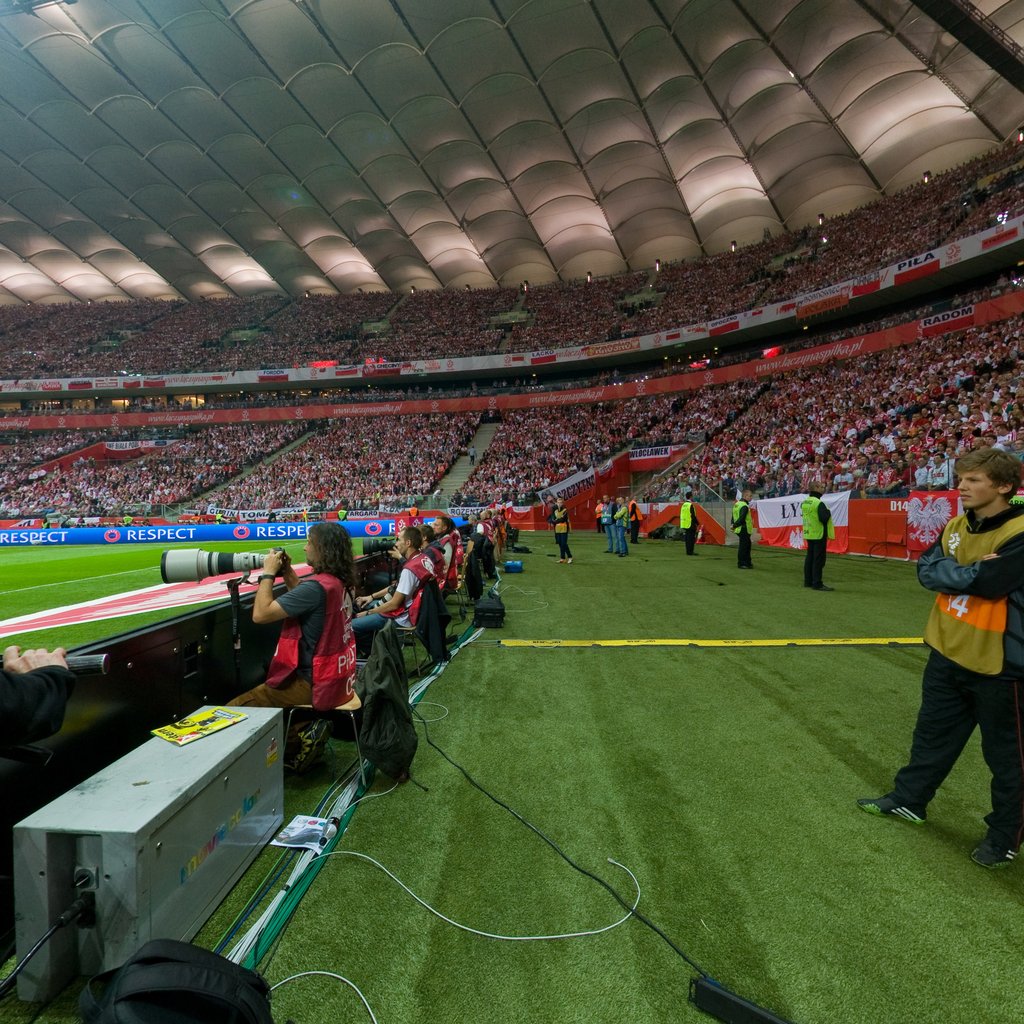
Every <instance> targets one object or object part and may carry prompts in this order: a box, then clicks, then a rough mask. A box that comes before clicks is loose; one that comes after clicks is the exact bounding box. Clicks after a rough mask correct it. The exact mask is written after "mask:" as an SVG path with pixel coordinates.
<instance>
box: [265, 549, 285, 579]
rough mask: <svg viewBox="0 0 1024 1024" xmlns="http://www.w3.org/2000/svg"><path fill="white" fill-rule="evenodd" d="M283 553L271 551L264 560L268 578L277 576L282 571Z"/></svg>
mask: <svg viewBox="0 0 1024 1024" xmlns="http://www.w3.org/2000/svg"><path fill="white" fill-rule="evenodd" d="M283 555H284V552H283V551H269V552H267V555H266V557H265V558H264V559H263V571H264V572H265V573H266V574H267V575H268V576H277V575H278V573H280V571H281V563H282V561H283V558H282V556H283Z"/></svg>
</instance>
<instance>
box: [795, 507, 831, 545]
mask: <svg viewBox="0 0 1024 1024" xmlns="http://www.w3.org/2000/svg"><path fill="white" fill-rule="evenodd" d="M820 504H821V498H812V497H810V496H808V497H806V498H804V500H803V501H802V502H800V515H802V516H803V517H804V540H821V538H822V537H824V536H825V527H824V525H823V524H822V522H821V520H820V519H819V518H818V506H819V505H820ZM835 536H836V528H835V527H834V526H833V525H832V518H831V516H830V517H829V520H828V537H829V540H834V539H835Z"/></svg>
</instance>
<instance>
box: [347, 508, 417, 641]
mask: <svg viewBox="0 0 1024 1024" xmlns="http://www.w3.org/2000/svg"><path fill="white" fill-rule="evenodd" d="M422 544H423V535H422V533H420V530H419V527H416V526H407V527H406V528H405V529H404V530H402V532H401V533H400V534H399V535H398V538H397V539H396V540H395V546H394V548H393V549H392V551H393V552H394V553H395V555H396V556H397V557H399V558H403V559H405V563H404V564H403V566H402V572H401V575H400V576H399V577H398V586H397V587H396V589H395V592H394V593H393V594H392V595H391V596H390V597H389V598H388V599H387V600H386V601H384V602H383V603H382V604H380V605H378V606H377V607H376V608H373V609H372V610H370V609H369V608H366V606H367V605H368V604H369V601H370V599H369V598H362V597H360V598H358V599H357V601H356V604H357V605H358V606H359V607H360V608H366V610H364V611H360V612H358V613H357V614H356V617H355V618H354V619H353V620H352V630H353V632H354V633H355V635H356V639H357V640H358V641H360V644H363V643H368V642H369V641H371V640H372V638H373V634H374V633H376V632H377V631H378V630H380V629H383V628H384V625H385V624H386V622H387V620H388V619H394V620H395V625H396V626H415V625H416V620H417V618H418V617H419V607H420V600H421V598H422V595H423V584H424V583H425V582H426V581H427V580H428V579H433V577H434V563H433V561H432V560H431V558H430V557H429V556H428V555H427V554H426V553H425V552H423V551H420V548H421V546H422Z"/></svg>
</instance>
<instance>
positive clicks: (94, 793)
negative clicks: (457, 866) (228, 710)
mask: <svg viewBox="0 0 1024 1024" xmlns="http://www.w3.org/2000/svg"><path fill="white" fill-rule="evenodd" d="M245 714H246V715H247V716H248V717H247V718H246V719H245V720H244V721H242V722H239V723H237V724H236V725H233V726H231V727H230V728H227V729H223V730H221V731H219V732H216V733H212V734H211V735H209V736H205V737H203V738H202V739H200V740H196V741H195V742H193V743H189V744H186V745H185V746H182V747H179V746H176V745H175V744H173V743H168V742H167V741H166V740H162V739H157V738H154V739H151V740H149V741H148V742H147V743H144V744H142V746H140V747H138V748H136V749H135V750H133V751H132V752H131V753H130V754H127V755H126V756H125V757H122V758H121V760H119V761H115V762H114V763H113V764H112V765H110V766H109V767H107V768H105V769H104V770H103V771H101V772H99V773H98V774H97V775H94V776H92V778H90V779H86V780H85V782H82V783H80V784H79V785H78V786H76V787H75V788H74V789H72V790H69V791H68V792H67V793H65V794H64V795H63V796H60V797H58V798H57V799H56V800H54V801H53V802H52V803H49V804H47V805H46V806H45V807H43V808H41V809H40V810H38V811H36V812H35V813H34V814H32V815H30V816H29V817H27V818H25V819H24V820H23V821H21V822H19V823H18V824H17V825H16V826H15V827H14V906H15V923H16V936H17V948H18V957H19V958H20V957H22V956H24V955H25V953H26V952H27V951H28V950H29V949H30V948H31V947H32V945H33V944H34V943H35V942H36V941H37V940H38V939H39V938H40V936H42V935H43V934H44V933H45V931H46V930H47V928H49V927H50V925H52V924H53V922H54V921H55V920H56V919H57V918H58V917H59V915H60V914H61V913H62V912H63V911H64V910H66V909H67V908H68V906H69V905H70V904H71V903H72V902H73V901H74V899H75V898H76V896H77V894H78V893H79V892H80V891H82V890H83V889H93V890H95V895H96V922H95V925H94V926H93V927H76V926H71V927H68V928H62V929H60V930H59V931H57V932H56V933H55V935H54V936H53V938H52V939H50V941H49V942H48V943H47V944H46V945H45V946H44V947H43V949H42V950H41V951H40V952H39V953H38V954H37V955H36V956H35V957H34V958H33V959H32V960H31V961H30V963H29V965H28V966H27V967H26V968H25V970H24V972H23V973H22V974H21V975H20V976H19V977H18V995H19V997H20V998H22V999H26V1000H33V1001H42V1000H48V999H50V998H52V997H53V996H54V995H56V994H57V993H58V992H59V991H60V990H61V988H63V987H64V986H65V985H66V984H67V983H68V982H69V981H70V980H71V979H72V978H74V977H75V976H76V975H79V974H94V973H96V972H98V971H103V970H108V969H109V968H112V967H116V966H118V965H119V964H121V963H123V962H124V961H125V960H126V959H128V957H130V956H131V955H132V954H133V953H134V952H135V951H136V950H137V949H138V948H139V946H141V945H142V944H143V943H145V942H147V941H149V940H150V939H156V938H174V939H190V938H192V936H193V935H195V933H196V932H197V931H198V930H199V928H200V927H202V925H203V923H204V922H205V921H206V919H207V918H208V917H209V916H210V914H211V913H212V912H213V910H214V909H215V908H216V906H217V905H218V904H219V903H220V901H221V900H222V899H223V898H224V897H225V896H226V895H227V893H228V892H229V890H230V889H231V887H232V886H233V885H234V884H235V882H236V881H237V880H238V879H239V877H240V876H241V875H242V873H243V872H244V871H245V869H246V868H247V867H248V866H249V864H251V863H252V861H253V859H254V858H255V857H256V855H257V854H258V853H259V851H260V850H261V849H262V848H263V846H264V845H265V844H266V843H267V842H268V841H269V840H270V839H271V838H272V837H273V835H274V833H275V832H276V831H277V830H278V829H279V828H280V826H281V823H282V821H283V817H284V815H283V806H284V782H283V770H282V761H283V748H284V740H283V715H282V712H281V711H279V710H277V709H270V708H245ZM76 884H77V888H76Z"/></svg>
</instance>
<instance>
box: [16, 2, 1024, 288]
mask: <svg viewBox="0 0 1024 1024" xmlns="http://www.w3.org/2000/svg"><path fill="white" fill-rule="evenodd" d="M17 3H18V0H0V14H2V16H0V303H4V302H8V303H10V302H28V301H32V302H53V301H69V300H88V299H96V300H99V299H108V298H125V297H175V296H182V297H185V298H188V299H193V300H194V299H199V298H203V297H218V296H224V295H243V296H247V295H256V294H262V293H267V292H272V291H283V292H286V293H288V294H289V295H301V294H303V293H304V292H306V291H312V292H335V291H338V292H350V291H354V290H356V289H357V288H363V289H364V290H366V289H385V288H387V289H393V290H407V289H408V288H410V287H413V286H415V287H417V288H427V289H429V288H438V287H446V286H459V287H462V286H464V285H467V284H468V285H470V286H472V287H474V288H476V287H488V286H491V285H493V284H494V283H495V282H499V283H502V284H516V283H518V282H520V281H522V280H524V279H528V280H529V281H530V282H531V283H543V282H548V281H553V280H557V279H559V278H562V279H569V278H575V277H582V276H583V275H585V274H586V272H587V271H591V272H593V273H594V274H597V275H605V274H612V273H618V272H621V271H624V270H627V269H631V268H632V269H640V268H644V267H648V266H650V265H651V264H653V262H654V259H655V257H661V258H662V259H664V260H672V259H680V258H687V257H693V256H696V255H699V254H700V253H702V252H715V251H720V250H722V249H725V248H726V247H727V246H728V245H729V243H730V242H731V241H732V240H734V239H735V240H738V241H739V243H740V244H743V243H745V242H750V241H755V240H759V239H760V238H761V237H762V236H763V233H764V232H765V231H766V230H767V231H770V232H773V233H778V232H779V231H781V230H783V228H796V227H800V226H802V225H804V224H806V223H809V222H810V221H812V219H813V218H815V217H816V215H817V214H818V213H819V212H824V213H826V214H833V213H839V212H843V211H845V210H849V209H851V208H852V207H854V206H858V205H861V204H863V203H865V202H869V201H870V200H872V199H873V198H875V197H877V196H878V195H879V194H880V193H883V192H886V193H888V192H892V191H894V190H897V189H899V188H900V187H902V186H903V185H905V184H907V183H908V182H910V181H912V180H914V179H916V178H917V177H919V175H920V174H921V172H922V170H924V169H929V170H931V171H933V172H935V173H937V172H938V171H940V170H942V169H944V168H948V167H950V166H952V165H954V164H957V163H960V162H962V161H963V160H965V159H967V158H970V157H972V156H975V155H977V154H978V153H981V152H983V151H984V150H986V149H987V148H989V147H991V146H992V145H993V144H994V143H996V142H998V141H1001V140H1002V139H1004V138H1006V137H1007V136H1009V135H1010V134H1011V133H1013V132H1015V131H1016V129H1017V128H1018V126H1019V125H1020V124H1021V123H1022V122H1024V96H1022V95H1021V94H1020V93H1019V92H1018V91H1017V90H1016V89H1015V88H1014V87H1013V86H1011V85H1010V84H1009V83H1008V82H1006V81H1005V80H1004V79H1003V78H1002V77H1001V76H1000V75H999V74H997V73H996V72H995V71H993V70H992V69H991V68H990V67H989V66H987V65H986V64H985V63H983V62H982V60H981V59H980V58H978V57H976V56H974V55H973V54H972V53H971V52H970V51H968V50H967V49H966V48H965V47H964V46H963V45H962V44H960V43H958V42H957V40H956V39H955V38H954V37H953V36H952V35H949V34H947V33H946V32H944V31H943V30H941V29H940V28H939V27H938V25H937V24H936V23H935V22H934V21H932V20H930V19H929V18H928V17H927V16H926V15H925V14H924V13H922V11H921V9H919V8H918V7H916V6H915V5H914V4H911V3H907V2H903V0H585V2H581V0H78V2H77V3H74V4H62V3H53V4H46V5H44V6H41V7H39V8H37V9H35V10H34V11H31V12H28V11H23V12H12V8H13V7H16V6H17ZM978 7H979V8H980V9H981V10H982V12H983V13H984V14H987V15H989V16H990V17H991V18H992V19H993V21H994V22H995V23H996V24H997V25H998V26H999V27H1000V28H1002V29H1003V30H1004V31H1005V32H1006V33H1007V34H1008V35H1009V36H1010V38H1011V39H1015V40H1021V41H1024V0H1011V2H1008V3H999V2H997V0H994V2H990V3H987V4H979V5H978ZM5 12H6V13H5Z"/></svg>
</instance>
